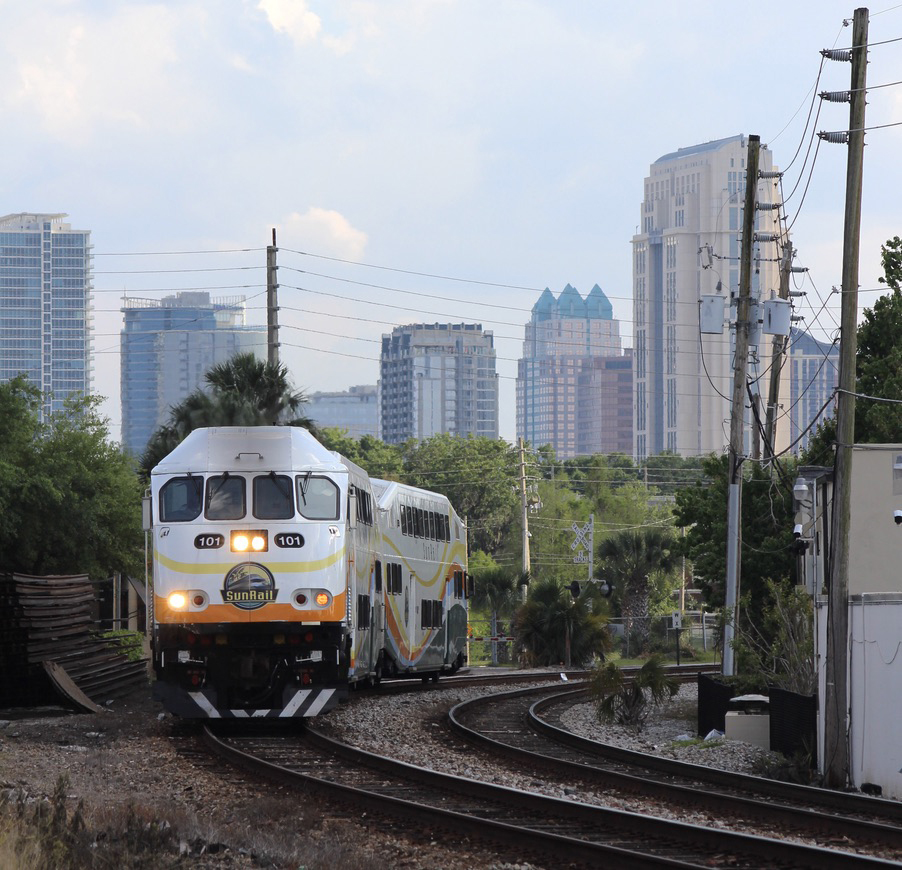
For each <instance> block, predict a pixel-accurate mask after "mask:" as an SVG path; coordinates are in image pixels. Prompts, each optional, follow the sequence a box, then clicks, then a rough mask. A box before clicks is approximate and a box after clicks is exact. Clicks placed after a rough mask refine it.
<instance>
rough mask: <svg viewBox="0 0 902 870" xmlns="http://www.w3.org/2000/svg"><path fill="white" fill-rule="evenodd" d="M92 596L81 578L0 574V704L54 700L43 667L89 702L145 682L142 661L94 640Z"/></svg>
mask: <svg viewBox="0 0 902 870" xmlns="http://www.w3.org/2000/svg"><path fill="white" fill-rule="evenodd" d="M96 598H97V596H96V593H95V590H94V587H93V586H92V585H91V582H90V580H89V578H88V577H87V575H72V576H48V577H32V576H29V575H26V574H0V707H16V706H24V707H29V706H36V705H41V704H54V703H59V702H60V700H61V697H60V694H59V692H58V690H57V689H56V688H55V687H54V681H53V680H51V678H50V676H48V669H52V671H53V673H54V675H55V676H59V677H61V678H62V679H63V680H65V678H66V676H68V678H69V679H71V681H72V683H74V685H75V690H76V693H83V694H84V695H86V696H87V698H89V699H90V700H91V701H93V702H94V703H96V704H103V703H105V702H106V701H109V700H110V699H112V698H116V697H121V696H123V695H125V694H128V693H130V692H132V691H134V689H135V688H136V687H137V686H139V685H141V684H142V683H146V681H147V662H146V660H142V661H129V659H128V657H127V656H126V655H124V654H123V653H122V652H121V651H120V649H119V646H118V645H117V644H115V643H111V642H109V641H107V640H104V639H103V638H101V637H100V636H99V635H98V633H97V631H96V626H95V623H94V616H93V605H94V602H95V601H96ZM45 663H54V664H52V665H45ZM54 665H55V666H54Z"/></svg>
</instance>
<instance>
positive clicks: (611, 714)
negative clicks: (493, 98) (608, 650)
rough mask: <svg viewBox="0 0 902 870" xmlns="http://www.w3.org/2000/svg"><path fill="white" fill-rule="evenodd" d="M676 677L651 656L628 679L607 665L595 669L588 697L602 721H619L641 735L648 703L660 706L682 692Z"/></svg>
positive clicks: (657, 658) (658, 658) (610, 665)
mask: <svg viewBox="0 0 902 870" xmlns="http://www.w3.org/2000/svg"><path fill="white" fill-rule="evenodd" d="M679 688H680V687H679V683H678V682H677V680H676V678H675V677H673V676H671V675H669V674H668V673H667V671H666V669H665V667H664V660H663V659H662V658H661V657H660V656H657V655H654V656H651V657H650V658H649V659H648V661H646V662H645V664H644V665H642V667H641V668H639V671H638V673H636V675H635V676H634V677H633V678H632V679H628V678H627V677H625V676H624V674H623V671H622V670H621V669H620V668H618V667H617V665H616V664H614V663H613V662H605V663H604V664H601V665H599V666H598V667H597V668H595V670H594V672H593V674H592V677H591V679H590V680H589V694H590V695H591V697H592V698H593V700H594V701H595V710H596V713H597V714H598V718H599V719H600V720H601V721H602V722H617V723H618V724H619V725H623V726H625V727H627V728H631V729H632V730H634V731H636V732H637V733H638V732H641V731H642V729H643V727H644V726H645V720H646V718H647V716H648V707H649V700H650V701H651V702H652V704H655V705H657V704H660V703H662V702H663V701H665V700H667V699H669V698H672V697H673V696H674V695H675V694H676V693H677V692H678V691H679Z"/></svg>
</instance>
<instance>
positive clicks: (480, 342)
mask: <svg viewBox="0 0 902 870" xmlns="http://www.w3.org/2000/svg"><path fill="white" fill-rule="evenodd" d="M379 392H380V409H381V415H380V417H381V427H382V433H381V434H382V440H383V441H385V442H386V443H387V444H400V443H402V442H404V441H406V440H407V439H408V438H417V439H422V438H429V437H431V436H432V435H438V434H440V433H442V432H449V433H451V434H453V435H484V436H486V437H488V438H497V437H498V375H497V374H496V373H495V346H494V340H493V336H492V333H491V332H484V331H483V329H482V324H481V323H416V324H412V325H410V326H397V327H395V328H394V329H393V330H392V333H391V335H383V336H382V356H381V360H380V382H379Z"/></svg>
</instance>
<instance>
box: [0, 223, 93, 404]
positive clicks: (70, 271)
mask: <svg viewBox="0 0 902 870" xmlns="http://www.w3.org/2000/svg"><path fill="white" fill-rule="evenodd" d="M66 217H67V215H65V214H10V215H6V216H5V217H2V218H0V266H2V268H0V381H4V382H5V381H8V380H10V379H12V378H14V377H15V376H16V375H18V374H25V375H27V376H28V379H29V381H31V383H33V384H34V385H35V386H36V387H39V388H40V389H41V390H42V391H43V394H44V402H43V405H42V408H41V411H42V416H43V417H44V418H46V417H47V415H48V414H50V413H51V412H52V411H56V410H59V409H60V408H61V407H62V406H63V404H64V403H65V401H66V399H68V398H69V397H70V396H73V395H76V394H79V393H89V392H90V391H91V384H92V376H93V370H92V356H91V328H92V314H91V291H92V272H91V268H92V255H91V233H90V231H89V230H73V229H72V228H71V227H70V226H69V224H68V223H65V222H64V218H66Z"/></svg>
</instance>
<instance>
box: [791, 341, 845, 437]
mask: <svg viewBox="0 0 902 870" xmlns="http://www.w3.org/2000/svg"><path fill="white" fill-rule="evenodd" d="M789 367H790V376H789V378H790V390H789V397H788V398H789V401H788V402H784V403H783V404H784V410H783V413H782V414H781V418H785V417H788V418H789V420H788V424H787V422H786V421H785V419H779V418H778V420H777V426H778V432H779V427H780V426H782V427H783V428H784V429H786V428H788V429H789V440H790V443H792V444H793V445H794V446H793V448H792V452H793V453H795V454H796V455H798V454H799V453H801V452H802V451H803V450H805V449H806V448H807V447H808V442H809V441H810V440H811V436H812V435H813V434H814V432H815V430H816V429H817V424H819V423H823V422H824V421H825V420H829V419H830V418H831V417H832V416H833V413H834V410H833V408H832V407H828V408H827V409H826V410H824V411H823V413H820V412H821V410H822V409H823V408H824V405H825V404H827V400H828V399H829V398H830V397H831V396H832V395H833V391H834V389H835V388H836V385H837V383H838V380H839V346H838V345H837V344H831V343H829V342H825V341H818V340H817V339H816V338H814V336H812V335H810V334H809V333H807V332H803V331H802V330H801V329H793V330H792V334H791V335H790V338H789ZM819 413H820V416H818V415H819ZM815 421H816V422H815ZM813 423H814V425H812V424H813ZM796 441H798V443H796Z"/></svg>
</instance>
